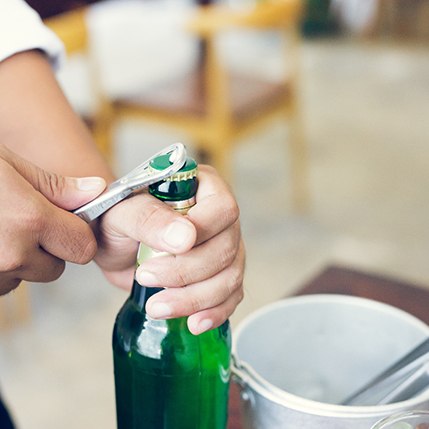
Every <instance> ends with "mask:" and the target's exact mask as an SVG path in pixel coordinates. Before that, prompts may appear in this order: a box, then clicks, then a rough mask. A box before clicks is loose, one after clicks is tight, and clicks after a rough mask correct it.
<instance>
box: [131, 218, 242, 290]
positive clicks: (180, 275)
mask: <svg viewBox="0 0 429 429" xmlns="http://www.w3.org/2000/svg"><path fill="white" fill-rule="evenodd" d="M239 242H240V227H239V224H238V222H236V223H235V224H233V225H232V226H231V227H230V228H228V229H227V230H225V231H223V232H222V233H220V234H218V235H216V236H215V237H213V238H212V239H211V240H209V241H206V242H204V243H202V244H200V245H199V246H196V247H194V248H193V249H191V250H190V251H189V252H187V253H185V254H183V255H168V256H161V257H157V258H151V259H148V260H146V261H144V262H143V263H142V264H141V265H140V267H139V268H138V269H137V271H136V278H137V281H138V282H139V283H140V284H141V285H144V286H155V287H181V286H185V285H189V284H192V283H197V282H201V281H203V280H205V279H208V278H210V277H213V276H214V275H216V274H217V273H219V272H220V271H222V270H224V269H225V268H227V267H228V266H230V265H231V264H232V263H233V261H234V260H235V258H236V256H237V253H238V251H239V250H240V246H239ZM201 261H203V262H204V264H202V263H201ZM208 261H209V262H208Z"/></svg>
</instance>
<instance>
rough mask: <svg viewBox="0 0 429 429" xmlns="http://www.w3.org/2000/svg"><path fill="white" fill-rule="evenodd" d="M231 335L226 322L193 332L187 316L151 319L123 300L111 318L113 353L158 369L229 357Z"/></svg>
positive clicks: (198, 363)
mask: <svg viewBox="0 0 429 429" xmlns="http://www.w3.org/2000/svg"><path fill="white" fill-rule="evenodd" d="M230 348H231V337H230V329H229V324H228V323H225V324H223V325H222V326H221V327H219V328H216V329H213V330H211V331H208V332H205V333H203V334H200V335H193V334H192V333H191V332H190V331H189V329H188V328H187V318H179V319H172V320H155V319H152V318H150V317H149V316H147V314H146V313H145V312H143V311H141V310H139V309H137V308H136V306H133V305H132V303H131V304H130V303H125V304H124V306H123V307H122V309H121V311H120V312H119V314H118V317H117V319H116V322H115V327H114V330H113V349H114V353H115V357H120V356H124V358H125V357H126V358H127V359H132V360H133V361H134V362H135V363H136V365H142V366H145V367H151V368H153V370H159V369H160V368H163V367H167V366H168V367H169V368H181V370H191V368H196V367H199V366H200V365H201V359H203V360H204V361H207V362H206V363H207V365H210V363H211V361H213V362H215V361H216V359H220V360H221V361H222V362H225V363H226V362H227V361H229V357H230Z"/></svg>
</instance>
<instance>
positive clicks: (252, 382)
mask: <svg viewBox="0 0 429 429" xmlns="http://www.w3.org/2000/svg"><path fill="white" fill-rule="evenodd" d="M231 372H232V380H233V381H234V383H236V384H238V385H239V386H240V390H241V392H240V394H241V398H242V399H243V400H244V401H247V402H248V401H250V402H251V403H253V392H254V391H261V389H262V391H263V392H264V395H267V393H269V394H270V396H271V397H273V396H274V397H275V398H277V401H279V402H281V397H282V396H283V395H284V392H283V391H282V390H281V389H279V388H277V387H275V386H273V385H272V384H271V383H269V382H268V381H266V380H265V379H264V378H263V377H261V376H260V375H259V374H258V373H257V372H256V371H255V370H254V369H253V368H252V367H251V366H250V365H249V364H248V363H246V362H243V361H240V360H239V359H238V357H237V356H236V355H235V354H234V353H233V354H232V357H231Z"/></svg>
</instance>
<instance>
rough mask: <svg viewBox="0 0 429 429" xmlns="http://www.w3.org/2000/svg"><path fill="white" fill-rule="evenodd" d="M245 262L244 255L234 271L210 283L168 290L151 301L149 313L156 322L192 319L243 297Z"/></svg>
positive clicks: (214, 278) (235, 263)
mask: <svg viewBox="0 0 429 429" xmlns="http://www.w3.org/2000/svg"><path fill="white" fill-rule="evenodd" d="M242 258H244V255H243V254H242V252H240V254H239V255H238V256H237V258H236V260H235V261H234V263H233V264H232V265H231V266H230V267H228V268H227V269H226V270H223V271H222V272H221V273H219V274H217V275H216V276H214V277H212V278H210V279H208V280H205V281H203V282H200V283H194V284H192V285H189V286H186V287H182V288H167V289H165V290H163V291H161V292H159V293H157V294H155V295H154V296H152V297H151V298H150V299H149V300H148V302H147V305H146V311H147V312H148V314H149V315H150V316H151V317H153V318H155V319H161V318H168V319H170V318H174V317H182V316H190V315H191V314H195V313H198V312H200V311H202V310H206V309H209V308H214V307H217V306H218V305H220V304H222V303H224V302H225V301H228V300H229V299H230V297H231V296H233V295H234V296H235V295H237V292H238V295H241V294H242V284H243V270H242V269H241V268H242V265H243V261H242V260H241V259H242Z"/></svg>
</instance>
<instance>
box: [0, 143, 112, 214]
mask: <svg viewBox="0 0 429 429" xmlns="http://www.w3.org/2000/svg"><path fill="white" fill-rule="evenodd" d="M0 156H1V157H2V158H3V159H6V160H7V162H8V163H9V164H10V165H11V166H13V167H14V168H15V170H16V171H17V172H18V173H19V174H20V175H21V176H22V177H24V179H26V180H27V182H29V183H30V184H31V185H32V186H33V187H34V189H36V190H37V191H39V192H40V193H41V194H43V195H44V196H45V197H46V198H47V199H48V200H49V201H50V202H51V203H53V204H55V205H56V206H58V207H61V208H63V209H65V210H72V209H75V208H77V207H80V206H82V205H83V204H86V203H87V202H89V201H91V200H93V199H94V198H95V197H96V196H97V195H99V194H100V193H101V192H103V190H104V189H105V187H106V181H105V180H104V179H103V178H101V177H80V178H77V177H67V176H61V175H60V174H56V173H50V172H48V171H45V170H43V169H42V168H39V167H37V166H36V165H34V164H32V163H31V162H29V161H27V160H25V159H24V158H21V157H19V156H18V155H16V154H15V153H13V152H11V151H9V150H6V153H5V151H4V147H3V148H2V150H1V151H0Z"/></svg>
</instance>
